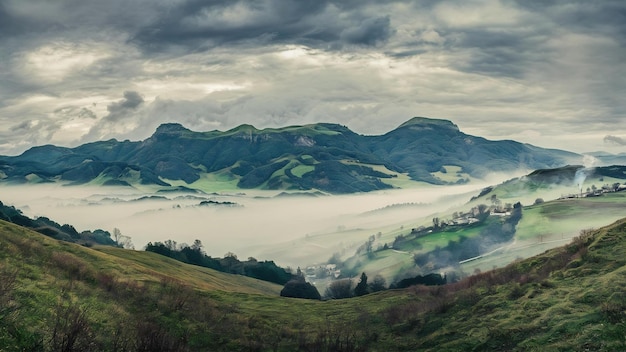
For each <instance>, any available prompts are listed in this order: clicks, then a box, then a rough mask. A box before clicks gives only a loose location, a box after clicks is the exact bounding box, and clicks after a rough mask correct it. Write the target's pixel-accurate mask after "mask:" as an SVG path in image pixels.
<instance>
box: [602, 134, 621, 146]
mask: <svg viewBox="0 0 626 352" xmlns="http://www.w3.org/2000/svg"><path fill="white" fill-rule="evenodd" d="M604 143H613V144H618V145H626V139H624V138H622V137H618V136H612V135H607V136H605V137H604Z"/></svg>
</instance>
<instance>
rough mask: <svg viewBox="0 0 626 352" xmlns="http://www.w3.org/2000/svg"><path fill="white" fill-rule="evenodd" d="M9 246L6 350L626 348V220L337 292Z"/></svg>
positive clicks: (119, 257)
mask: <svg viewBox="0 0 626 352" xmlns="http://www.w3.org/2000/svg"><path fill="white" fill-rule="evenodd" d="M0 247H1V248H2V251H0V276H1V277H0V317H1V319H0V350H3V351H4V350H6V351H13V350H48V351H57V350H65V351H81V350H109V351H147V350H150V351H159V350H161V351H165V350H169V351H206V350H213V351H215V350H225V351H226V350H229V351H231V350H243V351H246V350H248V351H293V350H303V351H366V350H370V351H406V350H424V351H431V350H432V351H458V350H476V351H511V350H513V351H515V350H517V351H529V350H531V351H532V350H537V351H556V350H562V351H575V350H587V351H594V350H598V351H599V350H624V348H626V335H625V334H626V325H625V324H626V314H625V309H626V291H625V290H624V287H626V266H625V264H626V259H624V256H623V253H624V251H626V219H625V220H622V221H619V222H617V223H615V224H613V225H611V226H608V227H605V228H602V229H600V230H598V231H594V232H589V233H586V234H585V235H584V236H581V237H580V238H578V239H577V240H576V241H574V242H573V243H572V244H569V245H567V246H565V247H561V248H557V249H553V250H550V251H548V252H545V253H543V254H541V255H539V256H537V257H533V258H530V259H527V260H523V261H519V262H516V263H514V264H512V265H510V266H508V267H506V268H504V269H499V270H496V271H493V272H488V273H483V274H480V275H478V276H472V277H470V278H467V279H465V280H463V281H461V282H458V283H455V284H450V285H446V286H439V287H434V288H432V287H424V286H414V287H411V288H409V289H405V290H391V291H385V292H380V293H376V294H370V295H366V296H362V297H359V298H353V299H346V300H335V301H326V302H321V301H308V300H298V299H288V298H281V297H279V296H278V290H279V289H280V287H277V286H275V285H271V284H267V283H263V282H260V281H256V280H253V279H248V278H245V277H240V276H231V275H227V274H221V273H217V272H214V271H212V270H209V269H202V268H198V267H193V266H189V265H186V264H181V263H178V262H174V261H172V260H169V259H167V258H165V257H162V256H157V255H152V254H150V253H144V252H135V251H129V250H121V249H115V248H93V249H92V248H85V247H81V246H77V245H74V244H70V243H64V242H58V241H56V240H52V239H49V238H46V237H44V236H42V235H40V234H37V233H34V232H31V231H29V230H25V229H23V228H20V227H17V226H15V225H12V224H9V223H5V222H0Z"/></svg>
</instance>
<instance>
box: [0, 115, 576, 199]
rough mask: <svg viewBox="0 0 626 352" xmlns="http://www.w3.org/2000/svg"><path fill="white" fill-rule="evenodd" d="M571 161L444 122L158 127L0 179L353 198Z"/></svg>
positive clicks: (20, 166)
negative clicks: (208, 186)
mask: <svg viewBox="0 0 626 352" xmlns="http://www.w3.org/2000/svg"><path fill="white" fill-rule="evenodd" d="M579 158H580V156H579V155H578V154H575V153H570V152H566V151H561V150H554V149H544V148H540V147H535V146H532V145H526V144H522V143H519V142H516V141H507V140H504V141H491V140H487V139H485V138H482V137H476V136H471V135H467V134H465V133H463V132H462V131H460V130H459V128H458V126H457V125H456V124H454V123H453V122H451V121H448V120H440V119H431V118H425V117H415V118H412V119H410V120H408V121H407V122H405V123H403V124H401V125H400V126H399V127H397V128H396V129H394V130H392V131H389V132H387V133H385V134H382V135H374V136H366V135H360V134H357V133H355V132H353V131H352V130H350V129H349V128H348V127H346V126H342V125H339V124H334V123H316V124H309V125H296V126H286V127H281V128H265V129H261V130H259V129H257V128H256V127H254V126H252V125H248V124H243V125H240V126H237V127H235V128H233V129H230V130H227V131H218V130H213V131H207V132H196V131H192V130H189V129H187V128H186V127H184V126H183V125H181V124H180V123H166V124H162V125H160V126H159V127H158V128H157V129H156V130H155V132H154V133H153V134H152V136H150V137H149V138H147V139H145V140H143V141H136V142H132V141H128V140H125V141H121V142H120V141H117V140H115V139H112V140H108V141H97V142H92V143H87V144H83V145H80V146H78V147H75V148H64V147H56V146H52V145H47V146H39V147H33V148H31V149H29V150H27V151H26V152H24V153H23V154H22V155H19V156H14V157H7V156H2V157H0V176H2V179H4V181H10V182H28V180H29V179H30V180H33V179H34V180H36V181H37V182H54V181H68V182H70V183H73V184H84V183H94V182H98V180H106V181H110V182H113V184H123V183H126V184H128V185H133V184H144V185H146V184H152V185H158V186H164V187H166V186H168V185H171V184H172V181H183V182H185V183H187V184H194V183H195V182H197V181H199V180H201V179H202V178H203V177H205V175H208V174H219V176H220V177H222V178H225V179H229V180H234V181H236V183H237V186H238V187H239V188H261V189H276V190H298V191H301V190H321V191H324V192H330V193H353V192H367V191H373V190H380V189H388V188H394V187H396V186H394V182H393V181H394V180H395V179H396V178H398V177H400V176H402V175H406V176H408V178H409V179H410V180H411V181H421V182H427V183H431V184H449V183H464V182H468V181H469V179H470V178H480V177H483V176H485V175H486V174H488V173H490V172H494V171H496V172H497V171H513V170H516V169H518V168H520V167H521V168H528V169H537V168H549V167H557V166H563V165H566V164H568V163H570V161H572V160H574V159H579ZM448 170H451V171H450V173H449V174H448V175H446V177H442V174H445V173H448ZM406 176H405V177H406ZM444 178H445V180H444ZM234 181H233V182H234Z"/></svg>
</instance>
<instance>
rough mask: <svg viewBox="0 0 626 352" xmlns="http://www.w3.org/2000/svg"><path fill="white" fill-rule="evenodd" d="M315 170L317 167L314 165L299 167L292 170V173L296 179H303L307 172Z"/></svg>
mask: <svg viewBox="0 0 626 352" xmlns="http://www.w3.org/2000/svg"><path fill="white" fill-rule="evenodd" d="M313 170H315V166H313V165H302V164H300V165H298V166H296V167H294V168H292V169H291V173H292V174H293V175H294V176H296V177H302V176H303V175H304V174H306V173H307V172H311V171H313Z"/></svg>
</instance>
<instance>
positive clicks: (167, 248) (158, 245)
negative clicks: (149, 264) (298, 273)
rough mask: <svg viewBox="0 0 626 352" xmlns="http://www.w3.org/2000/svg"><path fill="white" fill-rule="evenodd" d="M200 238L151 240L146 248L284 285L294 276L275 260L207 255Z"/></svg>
mask: <svg viewBox="0 0 626 352" xmlns="http://www.w3.org/2000/svg"><path fill="white" fill-rule="evenodd" d="M203 248H204V246H203V245H202V242H201V241H200V240H198V239H197V240H195V241H194V242H193V244H192V245H188V244H178V243H176V241H172V240H167V241H165V242H154V243H152V242H149V243H148V244H147V245H146V248H145V250H146V251H148V252H153V253H157V254H161V255H164V256H166V257H169V258H172V259H175V260H178V261H180V262H183V263H187V264H192V265H197V266H202V267H205V268H211V269H214V270H217V271H221V272H225V273H229V274H237V275H244V276H249V277H253V278H255V279H259V280H264V281H269V282H273V283H276V284H279V285H284V284H285V283H287V281H289V280H291V279H292V278H293V275H292V274H291V272H290V271H289V270H287V269H284V268H281V267H279V266H278V265H276V263H274V261H271V260H269V261H267V260H266V261H259V260H256V259H255V258H253V257H249V258H248V260H246V261H240V260H239V259H238V258H237V255H235V254H234V253H231V252H229V253H226V255H224V257H223V258H213V257H211V256H209V255H207V254H206V253H205V252H204V250H203Z"/></svg>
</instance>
